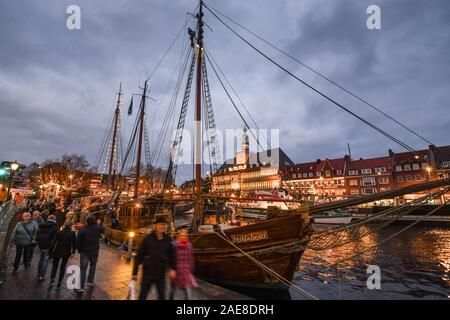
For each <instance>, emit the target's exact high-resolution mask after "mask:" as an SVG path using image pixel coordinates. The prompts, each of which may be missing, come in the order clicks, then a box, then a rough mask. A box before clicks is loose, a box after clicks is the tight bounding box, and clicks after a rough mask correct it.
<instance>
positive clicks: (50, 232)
mask: <svg viewBox="0 0 450 320" xmlns="http://www.w3.org/2000/svg"><path fill="white" fill-rule="evenodd" d="M58 230H59V227H58V224H57V223H56V217H55V216H54V215H50V216H48V218H47V221H45V222H44V223H42V224H41V225H39V228H38V231H37V234H36V242H37V245H38V247H39V264H38V279H39V281H44V279H45V274H46V273H47V268H48V260H47V256H48V251H49V249H50V245H51V244H52V242H53V240H54V239H55V237H56V234H57V233H58Z"/></svg>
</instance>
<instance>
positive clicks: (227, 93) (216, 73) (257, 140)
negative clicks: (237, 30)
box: [205, 50, 265, 150]
mask: <svg viewBox="0 0 450 320" xmlns="http://www.w3.org/2000/svg"><path fill="white" fill-rule="evenodd" d="M205 56H206V59H208V62H209V64H210V66H211V67H212V69H213V71H214V74H215V75H216V77H217V79H218V80H219V82H220V85H221V86H222V88H223V90H224V91H225V93H226V95H227V97H228V99H229V100H230V102H231V104H232V105H233V107H234V109H235V110H236V112H237V113H238V115H239V117H240V118H241V120H242V122H244V125H245V127H246V128H247V129H248V130H249V131H250V133H251V134H252V136H253V138H255V140H256V142H257V144H258V145H259V147H260V148H261V150H265V149H264V148H263V146H262V145H261V143H260V142H259V139H258V137H257V136H256V135H255V132H253V131H254V130H251V128H250V126H249V125H248V123H247V121H246V120H245V118H244V116H243V115H242V113H241V111H240V110H239V108H238V107H237V105H236V103H235V102H234V100H233V98H232V97H231V95H230V93H229V91H228V89H227V88H226V86H225V84H224V83H223V81H222V78H221V77H220V76H219V73H218V72H217V70H216V68H215V67H214V65H213V64H212V62H211V59H210V58H209V54H208V52H206V50H205Z"/></svg>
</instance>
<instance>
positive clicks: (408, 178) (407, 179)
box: [397, 174, 425, 182]
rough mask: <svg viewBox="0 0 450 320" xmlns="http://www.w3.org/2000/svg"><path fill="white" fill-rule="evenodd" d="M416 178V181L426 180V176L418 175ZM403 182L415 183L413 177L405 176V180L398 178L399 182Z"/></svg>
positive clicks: (401, 177)
mask: <svg viewBox="0 0 450 320" xmlns="http://www.w3.org/2000/svg"><path fill="white" fill-rule="evenodd" d="M414 178H415V179H416V181H420V180H425V178H424V176H423V175H421V174H416V175H415V177H414ZM403 181H406V182H411V181H413V176H412V175H407V176H405V180H404V178H403V176H398V177H397V182H403Z"/></svg>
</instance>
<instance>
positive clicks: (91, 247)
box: [77, 215, 103, 293]
mask: <svg viewBox="0 0 450 320" xmlns="http://www.w3.org/2000/svg"><path fill="white" fill-rule="evenodd" d="M95 220H96V218H95V216H94V215H90V216H89V217H88V218H87V219H86V223H87V226H86V227H85V228H84V229H83V230H81V231H80V232H79V233H78V237H77V250H78V252H79V253H80V288H78V289H77V292H80V293H81V292H84V285H85V283H86V272H87V268H88V265H89V274H88V278H87V286H88V287H91V288H92V287H93V286H94V277H95V269H96V266H97V260H98V254H99V251H100V238H101V236H102V233H103V226H102V225H101V220H97V224H96V221H95Z"/></svg>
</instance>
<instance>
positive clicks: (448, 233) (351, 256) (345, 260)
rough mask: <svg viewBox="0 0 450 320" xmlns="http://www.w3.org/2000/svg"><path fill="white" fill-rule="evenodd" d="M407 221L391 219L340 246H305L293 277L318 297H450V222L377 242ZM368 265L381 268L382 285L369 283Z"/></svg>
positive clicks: (420, 227)
mask: <svg viewBox="0 0 450 320" xmlns="http://www.w3.org/2000/svg"><path fill="white" fill-rule="evenodd" d="M403 227H404V225H397V224H394V225H390V226H388V227H386V228H384V229H381V230H378V231H374V232H373V233H372V234H370V235H369V236H367V237H365V238H363V239H360V240H357V241H354V242H351V243H349V244H347V245H345V246H342V247H339V248H336V249H330V250H325V251H313V250H309V249H307V250H306V251H305V252H304V254H303V256H302V258H301V260H300V262H299V266H298V271H297V272H296V274H295V277H294V283H295V284H297V285H298V286H299V287H301V288H303V289H305V290H306V291H308V292H309V293H311V294H313V295H314V296H315V297H317V298H318V299H385V300H386V299H387V300H395V299H450V228H448V227H447V228H446V227H429V226H420V225H418V226H414V227H412V228H410V229H408V230H406V231H404V232H402V233H401V234H399V235H398V236H396V237H394V238H392V239H390V240H389V241H386V242H383V243H382V244H381V245H379V246H378V247H377V246H374V244H375V243H377V242H379V241H381V240H383V239H386V238H387V237H388V236H390V235H392V234H393V233H395V232H397V231H399V230H400V229H401V228H403ZM361 228H368V227H367V226H361ZM369 228H370V227H369ZM370 265H375V266H378V267H379V268H380V269H379V270H380V288H379V289H369V288H368V286H367V280H368V278H369V277H370V276H371V275H372V273H368V267H369V266H370ZM369 282H370V283H374V282H373V278H370V279H369ZM290 294H291V298H292V299H302V297H301V296H300V295H299V294H298V293H296V292H295V291H293V290H292V289H291V290H290Z"/></svg>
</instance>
